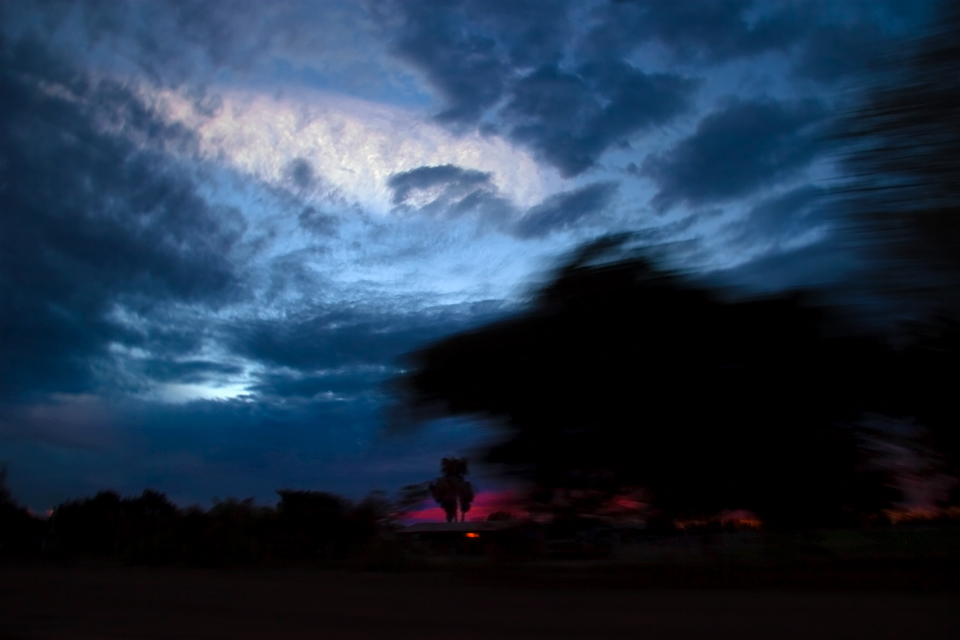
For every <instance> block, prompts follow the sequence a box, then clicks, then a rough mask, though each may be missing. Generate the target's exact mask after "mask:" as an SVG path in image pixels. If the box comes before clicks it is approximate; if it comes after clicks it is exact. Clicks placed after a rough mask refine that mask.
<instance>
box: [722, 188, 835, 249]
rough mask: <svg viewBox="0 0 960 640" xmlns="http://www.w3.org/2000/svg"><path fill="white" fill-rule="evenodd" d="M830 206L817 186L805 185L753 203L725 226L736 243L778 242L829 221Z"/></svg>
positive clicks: (744, 244)
mask: <svg viewBox="0 0 960 640" xmlns="http://www.w3.org/2000/svg"><path fill="white" fill-rule="evenodd" d="M829 206H830V203H829V202H828V201H827V200H826V194H825V192H824V190H823V189H822V188H820V187H816V186H813V185H805V186H802V187H798V188H796V189H793V190H791V191H788V192H787V193H784V194H780V195H777V196H774V197H772V198H769V199H767V200H763V201H761V202H759V203H757V204H756V205H755V206H754V207H753V208H752V209H750V211H749V212H748V213H747V214H746V216H744V217H743V218H742V219H740V220H738V221H737V222H735V223H731V224H730V225H729V227H728V228H727V230H728V232H729V233H730V236H731V237H730V242H731V243H732V244H733V245H735V246H739V247H744V246H749V245H752V244H758V243H759V244H764V243H766V244H769V243H773V244H781V243H785V242H789V241H790V240H792V239H795V238H798V237H802V236H803V234H804V233H806V232H809V231H811V230H813V229H815V228H817V227H823V226H824V225H826V224H828V223H829V222H830V219H829V216H828V215H827V214H826V211H825V209H827V208H828V207H829Z"/></svg>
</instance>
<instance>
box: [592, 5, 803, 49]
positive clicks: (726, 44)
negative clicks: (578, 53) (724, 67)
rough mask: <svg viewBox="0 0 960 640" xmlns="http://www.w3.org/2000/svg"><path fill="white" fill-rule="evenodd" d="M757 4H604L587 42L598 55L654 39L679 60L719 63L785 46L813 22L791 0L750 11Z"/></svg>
mask: <svg viewBox="0 0 960 640" xmlns="http://www.w3.org/2000/svg"><path fill="white" fill-rule="evenodd" d="M760 4H761V5H762V4H767V3H760ZM758 6H760V5H758V4H757V3H754V2H750V1H749V0H724V1H719V2H718V1H717V0H683V1H682V2H658V1H652V2H610V3H603V4H602V5H601V6H600V7H598V9H597V10H596V11H595V15H594V18H595V19H596V20H597V22H598V25H597V26H596V27H595V28H594V29H593V31H592V32H591V33H590V35H589V37H588V43H589V46H590V47H591V48H592V49H593V50H594V51H596V53H597V55H603V54H604V53H606V54H607V55H625V54H627V53H629V52H630V51H631V50H633V49H634V48H635V47H637V46H639V45H641V44H644V43H647V42H650V41H654V42H658V43H659V44H661V45H664V46H665V47H667V49H668V50H669V51H671V52H672V53H673V54H674V55H676V56H677V57H679V58H681V59H688V60H689V59H692V60H696V61H697V62H702V63H719V62H723V61H726V60H729V59H732V58H738V57H743V56H750V55H756V54H759V53H763V52H764V51H769V50H774V49H779V50H783V49H786V48H788V47H790V46H791V45H792V44H793V43H794V42H796V41H797V39H798V38H799V37H800V36H801V35H802V33H803V30H804V26H805V24H804V23H805V22H809V20H808V19H807V18H806V16H805V15H804V13H801V12H800V11H798V10H797V9H796V8H795V7H794V6H792V5H790V4H779V5H777V4H774V3H769V6H768V7H767V9H768V11H765V12H763V13H761V14H760V15H759V16H754V15H752V14H754V13H755V11H754V10H755V9H756V7H758Z"/></svg>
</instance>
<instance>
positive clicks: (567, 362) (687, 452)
mask: <svg viewBox="0 0 960 640" xmlns="http://www.w3.org/2000/svg"><path fill="white" fill-rule="evenodd" d="M621 241H622V239H613V240H604V241H601V242H599V243H596V244H594V245H591V246H589V247H586V248H585V249H583V250H582V251H581V252H580V254H579V255H578V256H577V257H576V258H575V259H574V260H573V261H571V262H570V263H569V264H568V265H567V266H566V267H564V268H563V269H561V270H560V271H559V273H558V274H557V276H556V277H555V279H554V280H553V281H552V282H551V283H550V284H548V285H547V286H546V287H545V288H543V289H542V290H541V291H540V293H539V294H538V295H537V297H536V299H535V300H534V301H533V304H532V305H531V308H530V309H529V311H527V312H525V313H523V314H521V315H520V316H518V317H516V318H514V319H511V320H507V321H504V322H500V323H497V324H493V325H490V326H487V327H484V328H481V329H478V330H475V331H471V332H468V333H464V334H460V335H456V336H453V337H451V338H448V339H445V340H442V341H440V342H438V343H436V344H434V345H431V346H429V347H427V348H425V349H423V350H421V351H419V352H417V353H415V354H413V355H412V357H411V360H412V362H411V364H412V367H411V370H410V373H408V374H407V375H405V376H404V377H403V378H401V379H400V380H398V382H397V388H398V392H399V394H400V396H401V398H402V399H403V402H404V406H405V407H406V408H407V409H409V410H410V411H411V412H412V415H413V416H414V417H415V418H417V419H426V418H432V417H438V416H446V415H472V416H477V417H482V418H486V419H490V420H492V421H494V422H496V423H499V424H501V425H502V426H503V427H504V430H505V438H504V440H503V442H502V443H501V444H499V445H497V446H494V447H492V448H491V449H489V450H488V451H487V455H486V462H489V463H495V464H499V465H502V467H503V469H504V470H506V471H508V472H513V473H519V474H522V475H524V476H525V477H527V478H528V479H530V480H533V481H534V483H535V485H536V487H537V492H536V495H535V498H537V499H538V500H540V501H541V502H542V503H543V505H544V506H546V507H547V508H555V509H556V508H569V509H572V510H576V509H584V510H589V509H591V508H593V507H595V506H596V505H597V504H599V503H600V502H601V501H602V500H603V498H604V497H609V496H612V495H615V494H616V493H618V492H621V491H624V490H627V489H630V488H634V487H645V488H647V489H649V490H651V492H652V495H653V499H654V505H655V506H656V507H657V508H659V509H661V510H662V511H663V512H664V513H665V514H669V515H671V516H674V517H677V516H682V515H684V514H686V513H690V514H714V513H717V512H719V511H720V510H721V509H724V508H746V509H751V510H753V511H755V512H757V513H758V514H760V515H761V516H762V517H764V519H765V520H767V521H768V522H770V523H779V524H782V525H785V526H793V525H803V524H817V523H819V524H830V523H843V522H849V521H850V520H851V519H853V518H855V514H862V513H868V512H874V511H876V510H878V509H879V508H880V507H882V506H884V504H885V502H884V501H885V500H886V499H888V498H889V495H888V494H886V493H885V491H884V488H883V487H882V485H881V484H880V483H879V482H875V480H876V479H875V478H871V477H869V474H868V473H866V472H864V471H862V470H861V469H860V463H861V462H862V460H861V459H860V450H859V448H858V446H857V437H856V434H855V433H854V431H853V429H851V428H849V427H847V426H844V425H850V424H854V423H856V421H857V420H859V418H860V416H861V415H862V412H863V411H876V412H879V413H884V412H885V411H887V410H893V408H892V407H891V406H890V402H891V399H892V398H893V396H892V395H891V394H889V393H887V391H888V386H889V384H890V383H889V381H890V380H892V379H893V377H892V375H889V374H890V369H891V366H892V364H891V356H890V352H889V351H888V350H887V349H885V348H884V347H883V346H882V345H881V344H880V343H878V342H875V341H871V340H867V339H858V338H852V337H834V338H830V337H828V335H827V332H828V331H829V330H830V327H829V326H828V325H829V324H830V322H829V318H828V317H827V314H826V313H825V312H823V311H822V310H821V309H819V308H818V307H816V306H813V305H810V304H806V303H805V302H804V301H803V300H802V298H800V297H799V296H791V297H781V298H776V299H764V300H754V301H740V302H736V301H725V300H723V299H720V298H718V297H717V296H715V295H714V294H712V293H711V292H710V291H709V290H707V289H704V288H701V287H698V286H695V285H693V284H691V283H690V282H687V281H684V280H683V279H682V278H680V277H678V276H676V275H673V274H670V273H666V272H664V271H661V270H658V269H656V268H655V267H654V266H652V264H651V263H650V262H649V261H648V260H647V259H645V258H643V257H637V256H627V257H623V256H622V255H620V256H619V257H617V252H618V251H619V250H620V249H619V247H620V244H621ZM558 496H559V498H558ZM563 505H565V506H563Z"/></svg>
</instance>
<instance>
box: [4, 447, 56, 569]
mask: <svg viewBox="0 0 960 640" xmlns="http://www.w3.org/2000/svg"><path fill="white" fill-rule="evenodd" d="M8 473H9V470H8V468H7V465H5V464H3V465H0V555H23V554H33V553H36V552H38V551H39V550H40V542H41V540H42V539H43V537H44V535H45V533H46V529H47V523H46V522H45V521H43V520H40V519H39V518H36V517H34V516H33V515H32V514H31V513H30V512H29V511H28V510H27V509H26V508H24V507H22V506H20V505H19V504H17V502H16V500H14V499H13V495H12V494H11V493H10V489H9V488H8V487H7V474H8Z"/></svg>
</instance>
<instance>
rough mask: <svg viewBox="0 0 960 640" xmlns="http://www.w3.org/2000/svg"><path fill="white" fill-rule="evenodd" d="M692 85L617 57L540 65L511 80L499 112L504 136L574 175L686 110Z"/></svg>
mask: <svg viewBox="0 0 960 640" xmlns="http://www.w3.org/2000/svg"><path fill="white" fill-rule="evenodd" d="M696 86H697V83H696V82H695V81H692V80H687V79H684V78H681V77H679V76H676V75H671V74H646V73H643V72H642V71H640V70H638V69H636V68H635V67H633V66H631V65H629V64H626V63H623V62H604V63H591V64H588V65H584V66H583V67H581V68H580V69H579V70H578V72H577V73H569V72H563V71H560V70H559V69H558V68H557V67H556V66H554V65H548V66H544V67H541V68H539V69H537V70H536V71H534V72H533V73H530V74H529V75H527V76H525V77H524V78H522V79H520V80H519V81H518V82H517V83H516V84H515V85H514V87H513V91H512V95H511V98H510V101H509V102H508V103H507V106H506V107H505V108H504V109H503V111H502V112H501V116H502V117H503V118H504V120H505V122H507V123H508V125H507V126H508V127H509V135H510V137H511V138H512V139H514V140H516V141H518V142H521V143H523V144H526V145H528V146H529V147H531V148H532V149H534V150H535V151H537V152H538V153H539V155H540V156H541V157H543V158H544V159H545V160H547V161H548V162H550V164H552V165H554V166H555V167H557V168H558V169H560V171H561V173H562V174H563V175H565V176H574V175H577V174H579V173H582V172H583V171H586V170H587V169H589V168H590V167H592V166H593V165H594V164H595V163H596V162H597V159H598V158H599V157H600V155H601V154H602V153H603V152H604V151H605V150H607V149H608V148H610V147H611V146H613V145H614V144H617V143H627V142H628V140H629V138H630V137H631V136H633V135H634V134H637V133H639V132H641V131H644V130H645V129H648V128H649V127H653V126H656V125H660V124H664V123H666V122H668V121H670V120H671V119H673V118H674V117H675V116H677V115H678V114H680V113H683V112H684V111H686V110H687V109H688V107H689V104H690V99H691V97H692V95H693V92H694V90H695V88H696Z"/></svg>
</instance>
